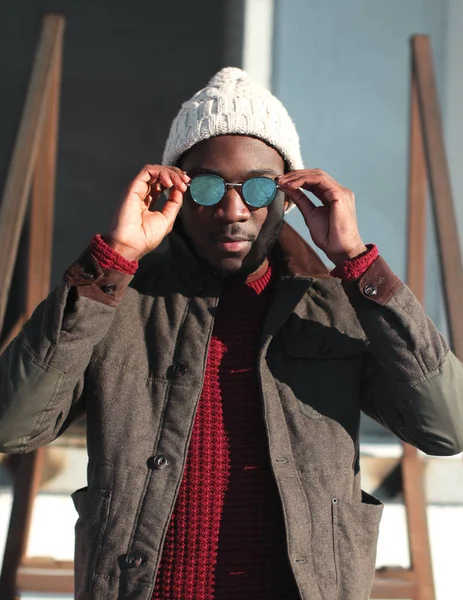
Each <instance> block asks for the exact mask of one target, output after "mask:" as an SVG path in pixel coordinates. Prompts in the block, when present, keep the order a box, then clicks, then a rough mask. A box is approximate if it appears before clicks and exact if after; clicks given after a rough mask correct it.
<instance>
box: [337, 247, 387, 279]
mask: <svg viewBox="0 0 463 600" xmlns="http://www.w3.org/2000/svg"><path fill="white" fill-rule="evenodd" d="M377 258H378V248H377V247H376V245H375V244H367V250H366V252H363V253H362V254H360V255H359V256H356V257H355V258H352V259H351V260H346V261H345V262H343V263H342V264H340V265H338V266H337V267H335V268H334V269H333V270H332V271H331V276H332V277H339V278H340V279H342V280H343V281H355V280H356V279H358V278H359V277H360V276H361V275H363V274H364V273H365V271H366V270H367V269H368V267H369V266H370V265H371V264H372V263H373V262H374V261H375V260H376V259H377Z"/></svg>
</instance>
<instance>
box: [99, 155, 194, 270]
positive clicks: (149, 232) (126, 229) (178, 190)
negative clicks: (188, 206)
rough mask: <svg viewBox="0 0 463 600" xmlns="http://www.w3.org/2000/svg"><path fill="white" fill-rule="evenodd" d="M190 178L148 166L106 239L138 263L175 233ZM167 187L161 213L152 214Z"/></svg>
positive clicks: (130, 190)
mask: <svg viewBox="0 0 463 600" xmlns="http://www.w3.org/2000/svg"><path fill="white" fill-rule="evenodd" d="M189 181H190V178H189V177H188V175H186V173H184V172H183V171H182V170H181V169H179V168H177V167H165V166H160V165H146V166H145V167H143V169H142V170H141V171H140V173H139V174H138V175H137V177H136V178H135V179H134V180H133V181H132V183H131V184H130V186H129V188H128V191H127V194H126V195H125V197H124V199H123V200H122V203H121V205H120V206H119V209H118V210H117V212H116V214H115V215H114V217H113V219H112V221H111V226H110V230H109V232H108V233H107V234H105V235H103V238H104V240H105V241H106V242H107V243H108V244H109V245H110V246H112V247H113V248H114V249H115V250H116V251H117V252H119V254H122V256H124V258H126V259H128V260H139V259H140V258H141V257H142V256H144V255H145V254H148V252H151V251H152V250H154V249H155V248H157V247H158V246H159V244H160V243H161V242H162V240H163V239H164V238H165V237H166V235H167V234H169V233H170V232H171V231H172V227H173V226H174V223H175V219H176V218H177V215H178V213H179V211H180V207H181V206H182V203H183V194H184V192H186V190H187V183H189ZM165 188H169V189H170V193H169V197H168V199H167V202H166V203H165V205H164V206H163V207H162V209H161V210H160V211H150V206H151V205H152V204H153V203H154V202H156V200H157V199H158V198H159V196H160V194H161V193H162V191H163V190H164V189H165Z"/></svg>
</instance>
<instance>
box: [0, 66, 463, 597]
mask: <svg viewBox="0 0 463 600" xmlns="http://www.w3.org/2000/svg"><path fill="white" fill-rule="evenodd" d="M166 190H167V196H168V197H167V200H165V203H164V204H163V206H162V208H161V209H160V210H157V211H154V210H153V204H154V202H155V201H156V200H157V199H158V198H159V196H160V194H161V193H162V192H165V191H166ZM303 190H305V191H310V192H312V193H314V194H315V195H316V196H318V198H319V199H320V200H321V203H322V204H321V206H315V204H313V203H312V202H311V200H310V199H309V198H308V196H307V195H306V194H305V193H304V191H303ZM292 203H294V204H295V205H296V206H297V208H298V209H299V210H300V211H301V212H302V214H303V216H304V219H305V222H306V224H307V227H308V229H309V231H310V234H311V236H312V239H313V241H314V243H315V244H316V245H317V246H318V247H319V248H321V249H322V250H323V251H324V252H325V254H326V256H327V257H328V258H329V259H330V260H331V261H332V262H333V263H334V264H335V265H336V268H335V270H334V271H333V273H332V274H331V275H330V273H328V271H327V269H326V267H325V266H324V265H323V263H322V262H321V261H320V259H319V258H318V257H317V255H316V254H315V253H314V251H313V250H312V249H310V247H309V246H308V245H307V244H306V243H305V242H304V241H303V240H302V238H300V237H299V236H298V235H297V234H296V233H295V232H294V231H293V230H292V229H291V228H290V227H289V226H288V225H286V224H284V222H283V218H284V213H285V211H286V210H288V208H289V207H290V205H291V204H292ZM172 230H174V231H173V232H172ZM170 232H172V234H171V235H169V237H168V239H169V241H170V247H169V249H168V250H167V251H166V252H164V253H159V252H156V253H154V254H150V253H151V252H152V251H153V250H155V249H156V248H157V247H158V246H159V245H160V243H161V242H162V241H163V240H164V239H165V238H166V237H167V236H168V234H169V233H170ZM148 254H149V257H147V258H146V259H145V261H144V263H145V264H144V265H142V266H140V267H139V265H138V260H139V259H141V258H142V257H143V256H145V255H148ZM135 272H137V275H136V277H135V278H134V279H133V281H132V282H131V284H130V287H128V284H129V282H130V280H131V278H132V276H133V275H134V273H135ZM462 380H463V374H462V367H461V364H460V363H459V362H458V361H457V359H456V358H455V357H454V356H453V354H452V353H451V352H450V351H449V350H448V348H447V346H446V343H445V341H444V340H443V339H442V337H441V336H440V335H439V333H438V332H437V331H436V329H435V327H434V326H433V324H432V323H431V322H430V320H429V319H428V318H427V317H426V316H425V314H424V313H423V310H422V308H421V306H420V304H419V303H418V302H417V300H416V299H415V298H414V296H413V294H412V293H411V292H410V290H409V289H408V288H407V287H406V286H404V285H403V283H402V282H401V281H400V280H399V279H398V278H397V277H396V275H394V274H393V273H392V271H391V270H390V268H389V267H388V266H387V264H386V262H385V261H384V259H383V258H381V257H379V256H378V251H377V249H376V247H375V246H374V245H369V246H365V244H364V243H363V241H362V239H361V237H360V234H359V231H358V227H357V221H356V216H355V206H354V196H353V194H352V192H350V191H349V190H347V189H345V188H343V187H342V186H341V185H339V184H338V183H337V182H336V181H334V180H333V179H332V178H331V177H330V176H328V175H327V174H326V173H324V172H323V171H319V170H313V169H312V170H304V169H303V165H302V160H301V157H300V152H299V142H298V138H297V134H296V131H295V129H294V125H293V123H292V121H291V120H290V118H289V116H288V114H287V113H286V111H285V109H284V108H283V106H282V105H281V104H280V103H279V101H278V100H277V99H276V98H274V97H273V96H272V95H271V94H270V92H268V91H266V90H263V89H262V88H260V87H259V86H257V85H255V84H254V83H253V82H252V81H251V80H250V79H249V77H248V76H247V75H246V74H245V73H243V72H242V71H240V70H239V69H234V68H228V69H224V70H222V71H220V72H219V73H218V74H217V75H216V76H215V77H214V78H213V79H212V80H211V81H210V82H209V84H208V86H206V88H204V89H203V90H201V91H200V92H198V93H197V94H195V96H193V98H192V99H191V100H190V101H188V102H186V103H185V104H184V105H183V106H182V108H181V110H180V113H179V115H178V116H177V117H176V119H175V121H174V123H173V125H172V128H171V132H170V135H169V138H168V140H167V144H166V148H165V153H164V158H163V165H162V166H160V165H147V166H146V167H145V168H144V169H142V171H141V172H140V173H139V175H138V176H137V177H136V178H135V180H134V181H133V182H132V184H131V186H130V187H129V190H128V193H127V195H126V197H125V198H124V200H123V202H122V204H121V205H120V207H119V209H118V211H117V212H116V215H115V217H114V219H113V222H112V225H111V227H110V229H109V232H108V233H107V234H106V235H103V236H95V238H94V239H93V240H92V243H91V245H90V248H89V249H88V250H86V251H85V252H84V253H83V254H82V256H81V257H80V258H79V259H78V261H77V262H76V263H75V264H74V265H72V266H71V267H70V269H69V270H68V271H67V273H66V277H65V281H64V282H63V283H62V284H61V285H59V286H58V288H57V289H56V290H55V291H54V292H52V293H51V294H50V296H49V297H48V298H47V299H46V300H45V301H44V302H43V303H42V304H41V305H40V306H39V307H38V308H37V310H36V311H35V312H34V314H33V315H32V317H31V319H30V320H29V322H28V323H27V324H26V326H25V327H24V330H23V331H22V333H21V334H20V335H19V336H18V338H17V339H16V340H15V341H14V342H13V343H12V344H11V345H10V347H9V348H8V349H7V350H6V351H5V353H4V354H3V356H2V357H1V371H0V381H1V388H0V411H1V412H0V417H1V419H0V443H1V446H0V450H1V451H3V452H28V451H31V450H34V449H35V448H37V447H39V446H40V445H43V444H46V443H48V442H50V441H51V440H53V439H55V438H56V437H57V436H58V435H60V434H61V433H62V432H63V431H64V430H65V429H66V428H67V427H68V426H69V424H70V423H71V422H72V421H73V420H74V419H75V418H76V417H78V416H80V415H81V414H83V412H85V413H86V418H87V431H88V433H87V436H88V454H89V465H88V488H85V489H83V490H79V491H77V492H76V493H75V494H74V495H73V499H74V502H75V505H76V508H77V510H78V513H79V519H78V522H77V524H76V598H77V599H79V600H83V599H86V600H88V599H90V598H91V599H95V600H100V599H102V598H105V599H108V600H109V599H114V600H116V599H122V598H123V599H127V600H129V599H130V600H149V599H151V598H153V599H162V600H170V599H176V600H209V599H211V600H212V599H216V600H218V599H221V600H222V599H226V600H235V599H251V598H252V599H258V598H261V599H264V598H265V600H270V599H274V598H275V599H276V598H284V599H286V600H295V599H299V598H304V599H310V600H334V599H342V600H359V599H367V598H368V597H369V590H370V587H371V583H372V578H373V574H374V566H375V550H376V542H377V535H378V525H379V521H380V517H381V511H382V506H381V504H380V502H379V501H378V500H376V499H375V498H372V497H371V496H369V495H368V494H366V493H364V492H362V490H361V487H360V474H359V444H358V429H359V418H360V411H361V410H363V411H364V412H366V413H367V414H368V415H370V416H371V417H373V418H374V419H376V420H377V421H379V422H380V423H382V424H383V425H385V426H386V427H388V428H389V429H390V430H391V431H393V432H394V433H395V434H396V435H397V436H398V437H399V438H401V439H402V440H405V441H406V442H409V443H411V444H414V445H415V446H417V447H418V448H421V449H422V450H423V451H425V452H428V453H431V454H440V455H447V454H453V453H457V452H459V451H461V449H462V445H463V426H462V423H463V419H462V402H461V392H460V389H461V383H462Z"/></svg>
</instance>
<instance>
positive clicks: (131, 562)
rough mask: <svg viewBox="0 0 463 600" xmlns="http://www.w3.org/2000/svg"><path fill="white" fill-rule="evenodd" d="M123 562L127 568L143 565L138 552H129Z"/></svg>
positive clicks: (141, 557)
mask: <svg viewBox="0 0 463 600" xmlns="http://www.w3.org/2000/svg"><path fill="white" fill-rule="evenodd" d="M125 562H126V563H127V565H128V566H129V567H139V566H140V565H141V564H142V563H143V556H142V555H141V554H139V553H138V552H129V553H128V554H127V556H126V557H125Z"/></svg>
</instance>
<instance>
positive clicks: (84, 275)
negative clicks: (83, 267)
mask: <svg viewBox="0 0 463 600" xmlns="http://www.w3.org/2000/svg"><path fill="white" fill-rule="evenodd" d="M80 276H81V277H82V279H95V275H94V274H93V273H88V272H87V271H82V272H81V274H80Z"/></svg>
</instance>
